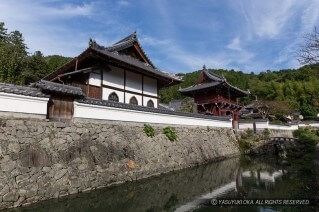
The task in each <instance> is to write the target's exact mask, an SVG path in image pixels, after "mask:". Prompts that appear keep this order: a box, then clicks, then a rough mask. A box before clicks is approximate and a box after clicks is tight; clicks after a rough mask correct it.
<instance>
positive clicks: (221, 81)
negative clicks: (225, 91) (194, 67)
mask: <svg viewBox="0 0 319 212" xmlns="http://www.w3.org/2000/svg"><path fill="white" fill-rule="evenodd" d="M202 74H203V75H205V76H207V77H208V79H210V80H211V81H210V82H202V83H198V84H195V85H192V86H190V87H188V88H182V89H180V90H179V92H181V93H184V94H186V93H189V92H194V91H199V90H204V89H209V88H214V87H216V86H218V85H224V86H226V87H229V88H231V89H233V90H234V91H236V92H238V93H240V94H242V95H249V94H250V92H249V91H244V90H241V89H240V88H237V87H235V86H233V85H231V84H229V83H228V82H227V80H226V79H225V78H224V77H221V76H219V75H217V74H215V73H212V72H209V71H208V70H207V69H206V67H205V65H204V67H203V70H202Z"/></svg>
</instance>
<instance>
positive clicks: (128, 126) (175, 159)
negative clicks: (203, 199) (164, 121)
mask: <svg viewBox="0 0 319 212" xmlns="http://www.w3.org/2000/svg"><path fill="white" fill-rule="evenodd" d="M152 127H153V128H154V129H155V132H156V133H155V136H154V137H153V138H150V137H147V136H146V135H145V133H144V126H143V124H137V123H124V122H110V121H108V122H107V121H98V122H93V121H85V120H77V121H74V122H67V123H65V122H49V121H46V120H36V119H34V120H31V119H29V120H26V119H8V118H2V119H1V118H0V168H1V170H0V209H4V208H9V207H18V206H21V205H26V204H30V203H34V202H38V201H41V200H46V199H52V198H59V197H62V196H66V195H71V194H75V193H78V192H85V191H90V190H94V189H98V188H102V187H105V186H109V185H112V184H116V183H121V182H126V181H133V180H138V179H142V178H146V177H150V176H153V175H157V174H161V173H165V172H169V171H173V170H178V169H182V168H187V167H191V166H195V165H199V164H204V163H206V162H209V161H213V160H220V159H223V158H227V157H231V156H233V155H238V154H239V150H238V146H237V143H236V139H235V136H234V134H233V132H232V130H231V129H226V128H208V127H192V126H187V127H185V126H181V127H176V131H177V140H176V141H174V142H171V141H169V140H168V139H167V137H166V136H165V135H164V134H163V133H162V129H163V128H164V127H167V126H163V125H152Z"/></svg>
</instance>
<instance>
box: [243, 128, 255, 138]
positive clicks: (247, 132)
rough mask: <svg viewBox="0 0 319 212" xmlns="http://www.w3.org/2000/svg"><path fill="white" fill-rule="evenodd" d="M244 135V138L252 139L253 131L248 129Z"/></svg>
mask: <svg viewBox="0 0 319 212" xmlns="http://www.w3.org/2000/svg"><path fill="white" fill-rule="evenodd" d="M245 133H246V137H253V136H254V131H253V130H252V129H250V128H248V129H247V130H246V132H245Z"/></svg>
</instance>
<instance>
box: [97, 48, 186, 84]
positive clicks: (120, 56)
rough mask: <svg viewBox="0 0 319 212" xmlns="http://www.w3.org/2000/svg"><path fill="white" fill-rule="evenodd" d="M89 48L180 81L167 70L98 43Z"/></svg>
mask: <svg viewBox="0 0 319 212" xmlns="http://www.w3.org/2000/svg"><path fill="white" fill-rule="evenodd" d="M91 48H92V49H93V50H94V51H97V52H99V53H101V54H104V55H106V56H109V57H111V58H114V59H117V60H119V61H122V62H125V63H127V64H130V65H133V66H135V67H138V68H141V69H144V70H146V71H149V72H151V73H153V74H156V75H158V76H161V77H164V78H169V79H172V80H175V81H178V82H181V81H182V79H181V78H180V77H178V76H176V75H174V74H170V73H167V72H164V71H162V70H159V69H157V68H153V67H152V66H151V65H149V64H147V63H144V62H141V61H139V60H137V59H135V58H132V57H130V56H127V55H124V54H119V53H118V52H116V51H113V52H110V51H109V50H108V49H107V48H104V47H101V46H100V45H98V44H96V43H95V42H93V44H92V45H91Z"/></svg>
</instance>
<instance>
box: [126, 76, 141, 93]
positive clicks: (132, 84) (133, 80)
mask: <svg viewBox="0 0 319 212" xmlns="http://www.w3.org/2000/svg"><path fill="white" fill-rule="evenodd" d="M125 90H129V91H133V92H138V93H142V75H141V74H136V73H133V72H130V71H126V84H125Z"/></svg>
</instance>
